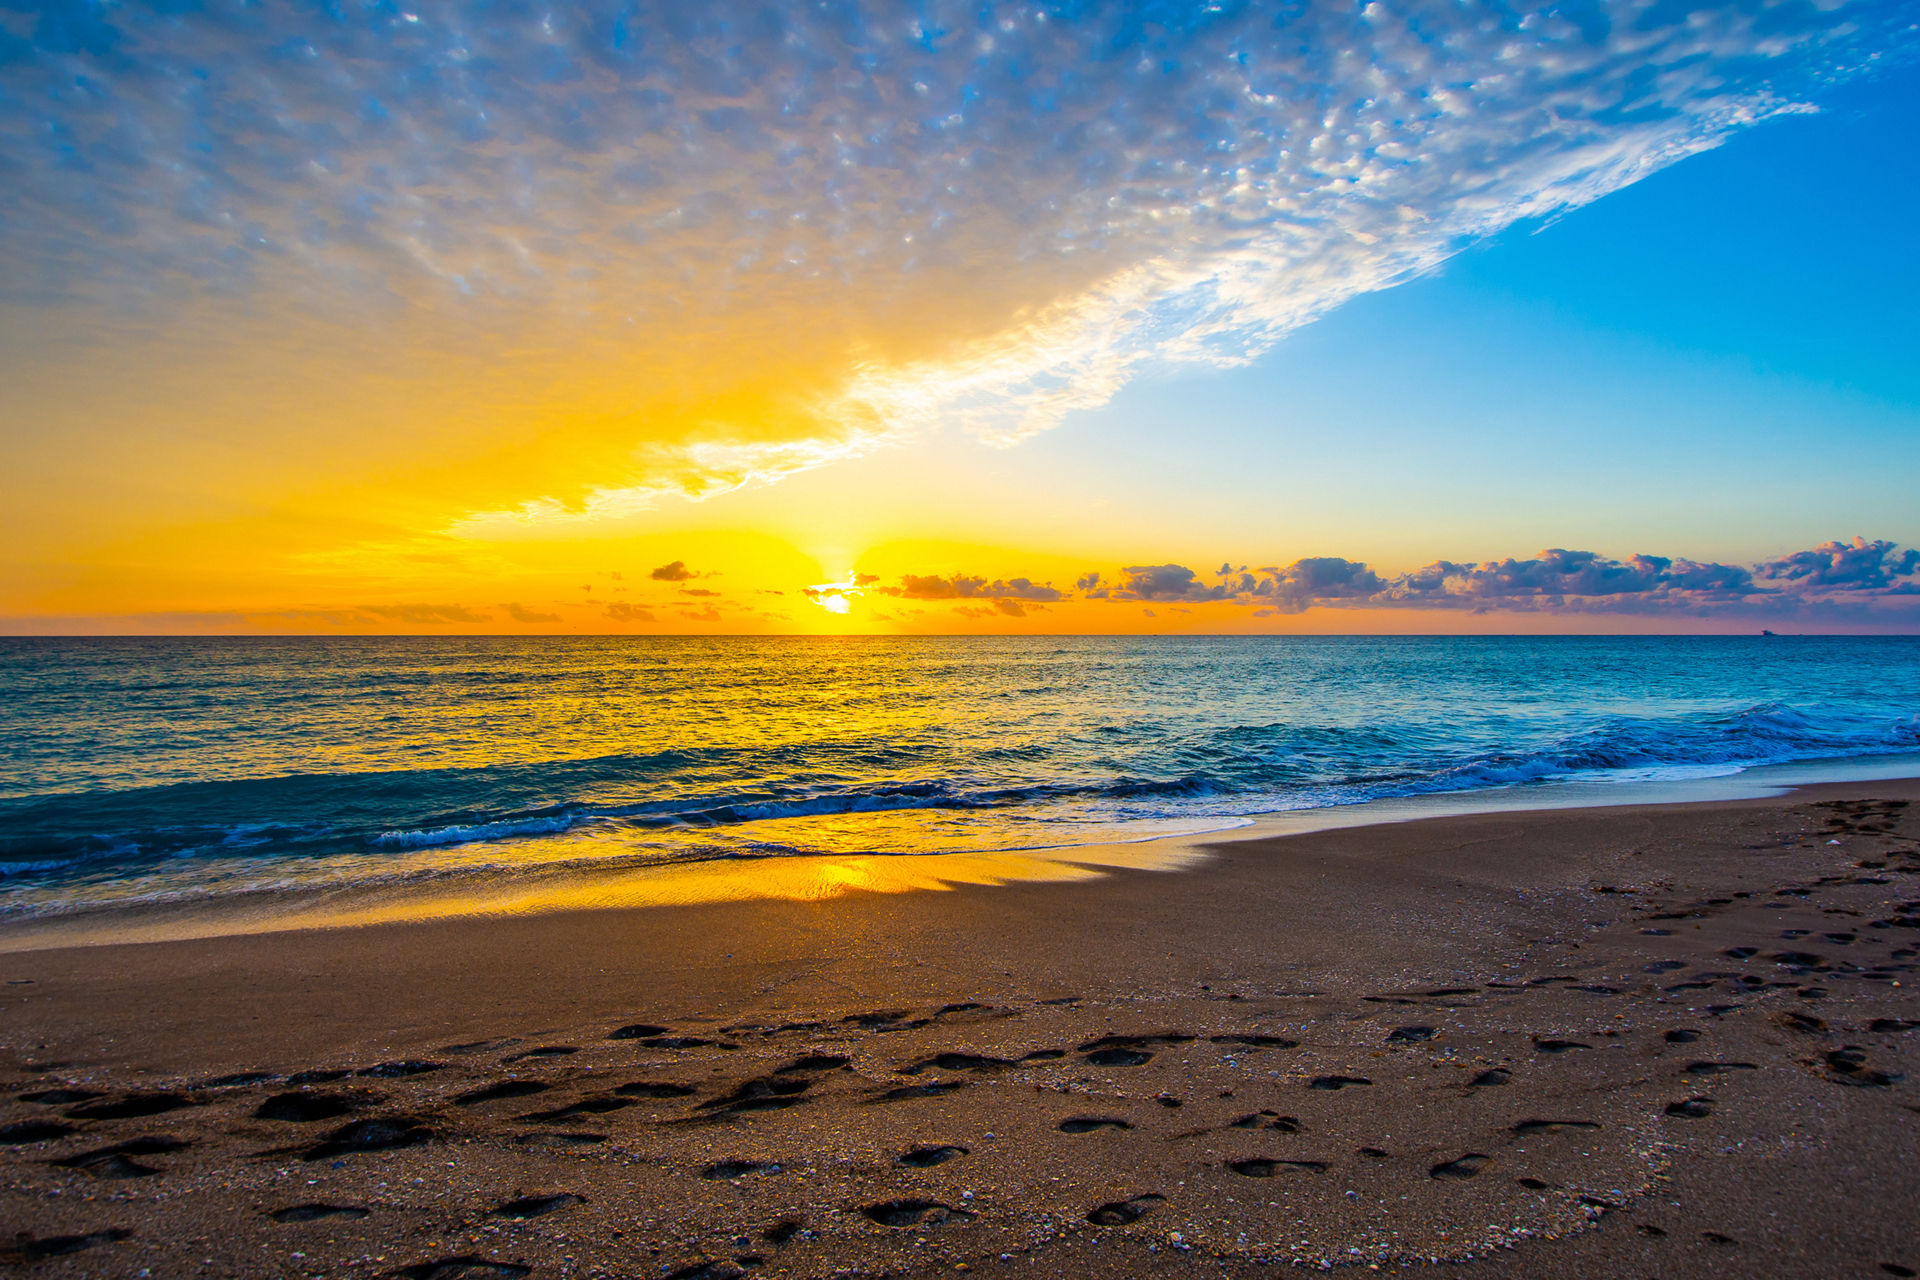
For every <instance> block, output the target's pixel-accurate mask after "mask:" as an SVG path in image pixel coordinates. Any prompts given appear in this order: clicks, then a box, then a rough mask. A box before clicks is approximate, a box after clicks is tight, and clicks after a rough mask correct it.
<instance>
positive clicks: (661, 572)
mask: <svg viewBox="0 0 1920 1280" xmlns="http://www.w3.org/2000/svg"><path fill="white" fill-rule="evenodd" d="M647 576H648V577H649V578H652V579H653V580H654V581H655V582H685V581H686V580H687V579H689V578H696V577H698V576H699V575H698V574H696V573H694V571H693V570H691V569H689V568H687V562H686V561H684V560H675V561H674V562H673V563H672V564H663V565H661V566H660V567H659V568H658V569H655V570H654V571H653V572H652V573H650V574H648V575H647Z"/></svg>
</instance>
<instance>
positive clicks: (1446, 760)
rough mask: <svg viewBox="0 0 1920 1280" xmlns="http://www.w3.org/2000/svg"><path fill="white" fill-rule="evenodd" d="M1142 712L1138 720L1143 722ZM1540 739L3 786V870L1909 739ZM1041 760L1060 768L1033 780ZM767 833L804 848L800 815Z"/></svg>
mask: <svg viewBox="0 0 1920 1280" xmlns="http://www.w3.org/2000/svg"><path fill="white" fill-rule="evenodd" d="M1569 719H1574V718H1569ZM1153 727H1154V726H1152V725H1146V724H1143V725H1141V726H1139V727H1138V728H1139V731H1140V732H1141V733H1143V734H1144V733H1147V732H1149V731H1151V730H1152V729H1153ZM1509 732H1513V730H1511V729H1509ZM1531 736H1532V737H1533V738H1534V739H1535V740H1534V741H1532V742H1528V743H1525V744H1523V745H1519V746H1512V747H1489V748H1485V749H1482V750H1479V751H1463V750H1461V747H1462V746H1463V745H1467V744H1463V743H1461V742H1460V741H1458V740H1457V738H1456V739H1455V740H1452V741H1449V737H1448V735H1447V734H1446V733H1444V732H1441V731H1438V730H1437V729H1436V726H1435V725H1434V724H1432V723H1430V722H1427V721H1420V720H1411V719H1409V720H1406V721H1404V722H1394V721H1390V720H1383V721H1378V722H1373V723H1365V724H1358V725H1350V726H1341V725H1327V724H1312V725H1288V724H1285V723H1278V722H1276V723H1268V724H1261V725H1245V724H1239V725H1223V726H1219V727H1216V728H1213V729H1209V730H1206V731H1202V732H1193V733H1188V734H1185V735H1182V736H1178V737H1176V736H1174V735H1171V734H1168V733H1167V732H1165V729H1164V726H1162V727H1161V728H1160V732H1159V740H1158V742H1148V743H1145V744H1143V745H1142V746H1141V747H1140V748H1139V749H1138V750H1134V751H1131V752H1129V753H1128V754H1127V755H1125V756H1118V757H1116V756H1112V755H1102V754H1101V753H1098V752H1092V753H1089V752H1087V751H1084V750H1075V749H1067V748H1060V749H1056V750H1055V751H1054V752H1053V754H1052V755H1051V756H1049V755H1048V754H1046V753H1045V752H1037V751H1035V750H1034V749H1032V748H1023V749H1021V750H1019V751H1017V752H1009V753H1007V754H1006V755H1005V756H1003V757H1002V758H1000V759H998V760H996V761H993V762H985V761H983V760H981V759H980V757H979V756H977V755H976V756H975V757H974V758H973V759H971V760H970V761H967V763H970V764H972V765H975V766H976V768H975V770H974V771H973V772H972V773H970V774H959V775H957V776H939V777H926V778H900V777H897V776H896V777H876V776H874V775H875V774H877V773H880V772H881V771H882V770H885V769H888V768H890V767H899V766H901V765H903V764H906V763H909V762H911V761H912V760H913V758H914V757H913V753H912V752H909V751H903V750H902V749H901V748H900V747H899V746H898V744H897V743H895V744H888V745H887V746H886V747H885V748H884V749H881V750H877V751H866V750H862V749H859V748H858V747H857V746H850V745H848V744H826V745H824V746H816V747H814V748H811V749H802V748H798V747H785V748H782V749H780V750H779V751H766V750H753V749H734V750H722V749H705V750H700V751H676V752H665V753H654V754H650V755H643V756H633V755H616V756H608V757H601V758H594V759H580V760H563V761H556V762H553V763H551V764H548V765H522V764H516V765H510V766H496V767H484V768H477V769H466V770H454V769H430V770H412V771H408V770H399V771H390V772H385V773H372V774H366V773H361V774H335V775H305V776H298V777H290V778H252V779H238V780H229V781H209V782H201V783H192V784H182V785H176V786H172V787H160V788H149V789H144V790H135V791H128V792H120V793H108V794H105V795H100V794H87V795H77V796H64V797H50V798H45V799H40V800H35V801H31V802H24V803H22V802H12V803H8V804H0V832H4V834H0V875H5V876H35V875H53V874H60V873H62V872H67V871H72V870H73V869H75V868H76V867H80V866H83V865H88V864H92V865H96V866H97V865H113V864H129V863H136V862H141V861H148V862H152V861H158V860H164V859H179V858H195V857H208V856H219V857H272V856H281V857H300V856H306V857H310V858H325V857H327V856H329V855H351V856H369V855H371V856H380V855H389V856H402V855H406V854H409V853H418V852H422V851H429V850H446V849H453V848H457V847H459V846H463V845H472V844H481V843H489V844H495V843H501V842H513V841H520V840H526V839H530V838H540V837H556V836H564V835H567V834H569V833H578V832H581V831H583V830H584V829H589V828H604V829H607V830H610V831H616V832H627V833H631V834H633V835H635V836H646V837H649V838H653V839H656V840H659V841H661V842H663V843H671V842H672V841H674V840H684V839H685V838H687V837H689V835H690V834H694V833H700V832H707V833H715V834H720V835H724V833H726V832H728V831H729V830H738V829H743V828H747V827H750V826H752V825H753V824H767V823H780V822H791V821H795V820H805V819H819V818H831V817H834V816H851V815H860V814H879V813H886V812H905V811H916V810H922V811H929V812H940V813H946V814H949V815H973V816H975V817H976V818H977V819H978V820H979V822H981V823H989V822H994V821H1000V822H1003V823H1004V822H1005V821H1012V820H1015V819H1023V820H1030V821H1033V822H1038V823H1054V824H1059V825H1060V826H1061V827H1062V829H1063V830H1066V829H1070V828H1071V827H1073V826H1074V825H1075V824H1076V823H1087V822H1101V823H1106V824H1112V823H1124V822H1128V821H1143V820H1151V819H1179V818H1199V817H1219V816H1225V815H1249V814H1256V813H1260V812H1270V811H1278V810H1297V809H1303V808H1315V807H1323V806H1329V805H1345V804H1354V803H1361V802H1364V801H1367V800H1373V799H1381V798H1387V797H1397V796H1413V795H1420V794H1428V793H1434V792H1447V791H1473V790H1481V789H1486V788H1492V787H1510V786H1528V785H1540V784H1546V783H1551V782H1554V781H1558V780H1572V779H1579V780H1598V781H1606V780H1609V779H1612V780H1619V781H1628V780H1639V779H1643V778H1647V777H1655V776H1681V775H1683V774H1685V773H1686V772H1687V771H1694V772H1695V774H1696V776H1697V774H1698V771H1701V770H1713V771H1720V772H1728V771H1738V770H1740V769H1744V768H1750V767H1753V766H1756V765H1763V764H1774V763H1784V762H1788V761H1793V760H1806V759H1814V758H1830V757H1844V756H1850V755H1877V754H1890V753H1905V752H1920V715H1915V714H1912V713H1907V712H1903V711H1895V710H1890V709H1886V708H1869V707H1849V706H1833V705H1812V706H1792V705H1787V704H1784V703H1779V702H1767V703H1760V704H1755V705H1749V706H1746V707H1742V708H1737V709H1732V710H1728V711H1723V712H1720V713H1717V714H1708V715H1694V716H1691V717H1676V716H1647V715H1640V716H1631V715H1615V716H1608V717H1594V716H1587V717H1584V718H1581V719H1578V720H1577V722H1574V723H1571V724H1568V725H1566V726H1564V727H1563V729H1562V731H1561V732H1559V733H1557V734H1553V733H1549V732H1548V730H1547V727H1546V725H1544V724H1535V725H1534V726H1533V727H1532V730H1531ZM1153 763H1160V764H1163V765H1173V766H1177V767H1176V768H1168V769H1166V770H1165V771H1164V772H1157V773H1156V772H1150V771H1149V770H1148V769H1147V768H1144V767H1143V766H1145V765H1149V764H1153ZM1050 766H1051V767H1052V769H1053V770H1054V773H1055V776H1053V777H1047V776H1044V774H1045V772H1046V770H1048V768H1049V767H1050ZM1015 769H1017V770H1019V772H1017V773H1016V772H1013V770H1015ZM1675 771H1679V772H1678V773H1676V772H1675ZM1035 774H1040V775H1042V776H1034V775H1035ZM1022 775H1025V776H1022ZM742 782H750V785H746V786H742V785H740V784H741V783H742ZM716 784H717V785H716ZM528 800H533V801H535V803H533V804H531V805H529V804H527V803H526V801H528ZM450 801H451V802H452V803H451V804H449V802H450ZM220 819H225V820H224V821H221V820H220ZM982 829H983V830H984V828H982ZM745 834H746V833H745V832H744V831H741V834H740V835H739V836H736V837H732V838H731V847H733V848H736V849H738V848H741V847H743V845H742V842H743V840H744V839H745ZM771 843H773V844H776V845H778V846H780V847H782V848H792V849H794V850H795V851H798V852H805V851H807V846H806V839H805V836H804V833H802V834H800V835H798V836H790V835H783V836H781V837H778V838H776V839H773V840H772V841H771Z"/></svg>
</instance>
